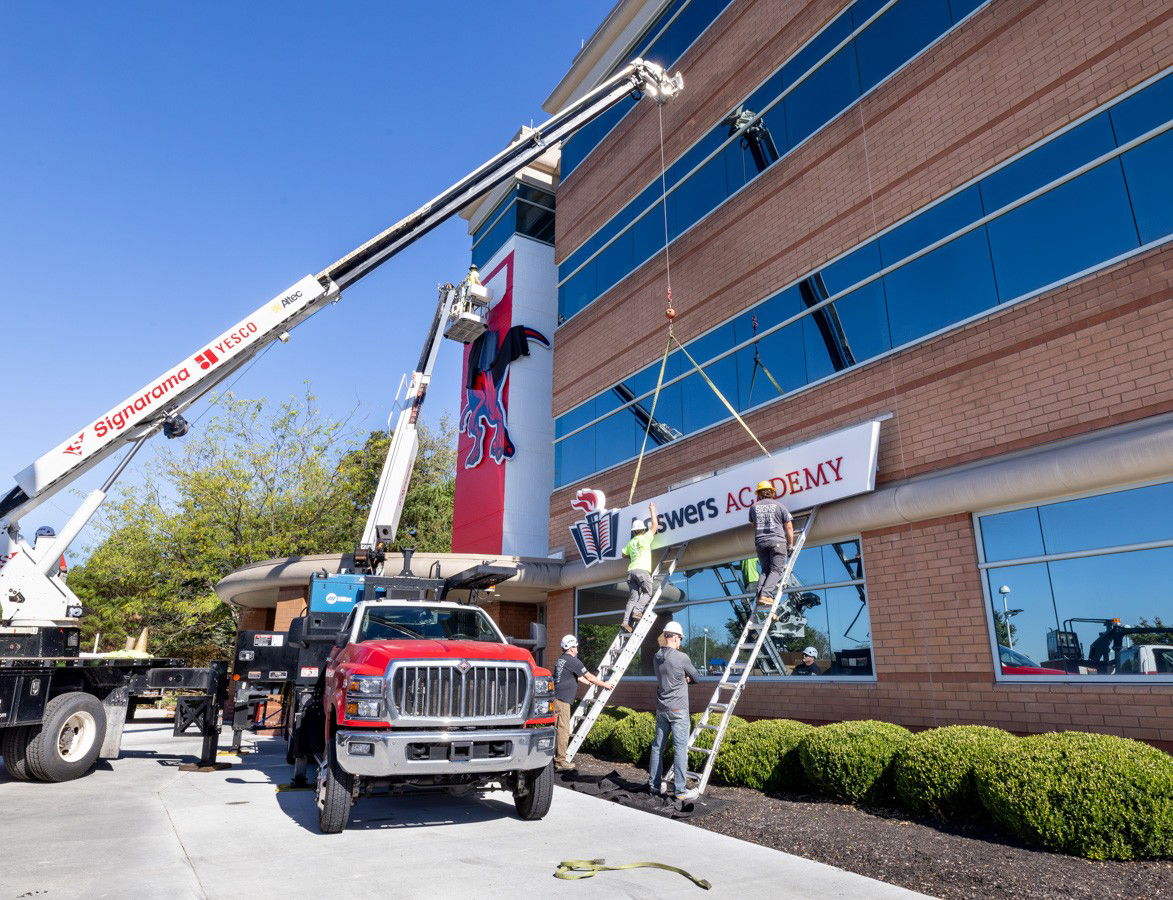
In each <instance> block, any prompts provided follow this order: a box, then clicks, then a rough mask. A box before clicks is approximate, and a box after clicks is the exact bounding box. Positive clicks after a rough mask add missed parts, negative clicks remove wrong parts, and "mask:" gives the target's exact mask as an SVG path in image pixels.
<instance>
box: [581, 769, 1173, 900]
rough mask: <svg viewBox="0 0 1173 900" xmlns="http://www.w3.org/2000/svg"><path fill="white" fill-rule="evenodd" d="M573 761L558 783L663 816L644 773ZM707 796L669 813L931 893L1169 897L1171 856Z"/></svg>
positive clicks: (874, 812)
mask: <svg viewBox="0 0 1173 900" xmlns="http://www.w3.org/2000/svg"><path fill="white" fill-rule="evenodd" d="M574 761H575V765H577V766H578V773H577V775H559V776H558V777H559V778H560V779H561V780H562V782H563V784H564V786H566V787H573V788H575V789H576V790H580V791H583V792H585V793H593V794H597V795H601V796H603V797H604V798H606V799H612V800H615V801H617V802H622V803H626V804H628V805H636V806H639V807H640V808H647V809H648V811H649V812H659V813H660V814H661V815H671V814H672V812H671V807H670V805H669V807H668V808H665V807H664V805H663V804H662V802H661V801H660V800H659V798H652V797H650V796H648V795H647V794H644V795H642V796H640V795H639V794H638V792H637V791H636V786H638V785H641V784H645V783H646V782H647V772H646V770H644V769H639V768H636V767H634V766H630V765H627V764H625V763H616V762H609V761H606V760H601V759H596V758H595V757H592V756H590V755H589V754H586V753H579V754H578V755H577V756H576V757H575V758H574ZM611 773H615V774H611ZM607 775H610V776H611V777H610V778H602V776H607ZM706 797H711V800H712V802H711V803H708V804H704V803H701V804H698V805H697V808H696V809H695V811H693V813H692V815H690V816H687V817H683V816H680V815H677V816H676V817H677V818H685V820H686V821H688V822H689V824H692V825H695V826H696V827H698V828H705V829H708V830H709V831H716V832H718V833H720V834H726V835H729V836H731V837H735V838H740V839H742V840H746V841H753V842H754V843H755V844H761V845H762V846H765V847H773V848H774V849H775V850H781V851H783V852H784V853H792V854H794V855H795V856H802V857H806V858H807V859H813V860H817V861H818V862H822V863H827V864H828V865H832V866H838V867H839V868H841V869H846V870H847V871H849V872H855V873H857V874H859V875H867V876H868V877H870V878H876V879H879V880H880V881H885V882H888V883H889V884H898V885H901V886H902V887H906V888H909V889H911V890H915V891H920V892H921V893H924V894H931V895H933V896H936V897H944V898H965V900H969V898H972V897H978V896H986V897H997V896H1003V897H1013V898H1015V900H1033V898H1052V897H1062V898H1077V900H1083V898H1087V900H1106V898H1116V897H1119V898H1128V900H1142V898H1144V900H1147V898H1156V897H1171V898H1173V861H1168V860H1162V861H1149V860H1145V861H1136V862H1092V861H1090V860H1086V859H1079V858H1077V857H1073V856H1064V855H1062V854H1059V853H1048V852H1046V851H1042V850H1035V849H1031V848H1029V847H1026V846H1023V845H1022V844H1020V843H1018V842H1017V841H1015V840H1014V839H1013V838H1007V837H1006V836H1005V835H1003V834H1001V833H999V832H995V831H993V830H992V829H990V828H989V827H986V826H981V825H959V826H954V825H942V824H940V823H931V822H922V821H915V820H909V819H907V818H905V817H904V815H903V814H902V813H901V812H900V811H898V810H886V809H860V808H858V807H854V806H849V805H846V804H842V803H836V802H834V801H830V800H826V799H824V798H821V797H816V796H811V795H801V794H787V795H778V796H775V795H767V794H762V793H760V792H758V791H751V790H748V789H746V788H731V787H719V786H712V787H710V788H709V789H708V791H706ZM697 874H698V875H699V876H700V877H702V878H703V877H704V873H703V872H698V873H697Z"/></svg>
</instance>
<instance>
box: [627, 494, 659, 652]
mask: <svg viewBox="0 0 1173 900" xmlns="http://www.w3.org/2000/svg"><path fill="white" fill-rule="evenodd" d="M648 512H649V513H650V514H651V522H652V526H651V527H650V528H649V527H648V526H647V524H646V523H645V522H644V520H643V519H632V520H631V540H630V541H628V542H627V546H625V547H624V548H623V555H624V556H626V557H627V559H628V563H627V606H626V608H625V609H624V610H623V630H624V631H633V630H634V629H635V623H636V622H638V621H639V620H640V617H641V616H642V615H643V614H644V609H646V608H647V605H648V601H649V600H651V599H652V540H653V538H654V537H655V536H656V532H657V531H659V528H660V526H659V523H658V522H657V520H656V504H654V503H649V504H648Z"/></svg>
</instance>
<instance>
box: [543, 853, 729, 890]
mask: <svg viewBox="0 0 1173 900" xmlns="http://www.w3.org/2000/svg"><path fill="white" fill-rule="evenodd" d="M606 862H607V860H605V859H564V860H562V862H560V863H558V871H556V872H555V873H554V877H555V878H561V879H563V880H565V881H578V880H579V879H581V878H592V877H594V876H595V875H596V874H598V873H599V872H618V871H619V870H620V869H663V870H664V871H665V872H675V873H676V874H677V875H683V876H684V877H685V878H687V879H688V880H689V881H691V882H692V883H693V884H695V885H696V886H697V887H699V888H704V889H705V890H706V891H708V890H712V887H713V886H712V885H711V884H710V883H709V882H707V881H705V880H704V879H703V878H697V877H696V876H695V875H693V874H692V873H691V872H686V871H685V870H684V869H679V868H677V867H676V866H670V865H668V864H667V863H658V862H634V863H626V864H624V865H621V866H608V865H605V863H606Z"/></svg>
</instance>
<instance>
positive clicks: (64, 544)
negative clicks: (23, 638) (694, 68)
mask: <svg viewBox="0 0 1173 900" xmlns="http://www.w3.org/2000/svg"><path fill="white" fill-rule="evenodd" d="M683 86H684V84H683V79H682V78H681V76H680V75H679V73H678V74H676V75H674V76H669V75H668V74H667V72H665V71H664V69H663V68H661V67H660V66H658V65H656V64H655V63H651V62H647V61H645V60H642V59H635V60H632V62H630V63H629V64H628V65H627V66H625V67H624V68H623V69H621V70H619V71H618V72H616V73H615V74H614V75H613V76H612V77H610V78H608V79H607V80H606V81H604V82H603V83H602V84H600V85H598V86H597V87H595V88H594V89H592V90H591V91H589V92H587V93H586V94H585V95H583V96H582V97H581V98H579V99H578V100H576V101H574V102H573V103H572V104H570V105H569V106H568V107H567V108H566V109H564V110H562V111H560V112H559V113H557V114H556V115H554V116H553V117H551V118H550V119H549V120H548V121H546V122H545V123H543V124H542V125H540V126H538V127H537V128H534V129H532V130H527V131H526V132H525V133H523V134H522V135H521V136H520V137H519V138H518V139H517V140H516V141H514V142H513V143H512V144H510V145H509V146H508V147H506V148H505V149H504V150H502V151H501V152H500V153H498V154H496V155H495V156H493V157H492V158H491V159H489V160H488V161H486V162H485V163H483V164H482V165H481V166H479V167H477V168H476V169H474V170H473V171H472V172H470V173H469V174H468V175H466V176H465V177H464V178H462V179H460V180H459V181H458V182H456V183H455V184H454V185H452V186H451V187H449V188H448V189H447V190H445V191H443V192H442V193H440V194H439V195H437V196H436V197H434V198H432V199H431V200H429V201H428V202H427V203H425V204H424V205H423V206H421V207H420V208H419V209H417V210H415V211H414V212H413V213H411V214H410V215H408V216H406V217H404V218H403V219H401V220H399V221H398V222H396V223H395V224H393V225H392V226H390V227H389V228H387V229H386V230H384V231H383V232H381V233H380V234H378V235H376V236H375V237H373V238H371V239H370V240H369V241H367V242H366V243H364V244H363V245H362V246H360V247H358V248H356V249H355V250H353V251H351V252H350V253H348V254H347V255H346V256H344V257H342V258H341V259H339V260H337V261H336V262H334V263H333V264H332V265H330V266H328V267H327V268H325V269H323V270H322V271H321V272H319V273H318V274H317V275H306V276H305V277H303V278H301V279H300V280H299V281H297V282H296V283H295V284H293V285H291V286H290V287H289V288H288V289H286V290H284V291H282V292H281V293H279V294H277V295H276V296H275V297H273V298H272V299H271V300H269V301H267V302H266V303H264V304H263V305H262V306H261V307H259V308H258V309H256V310H255V311H254V312H253V313H252V314H251V315H249V316H247V317H246V318H244V319H242V320H240V321H239V322H237V323H236V325H234V326H233V327H232V328H230V329H228V330H227V331H225V332H222V333H221V334H219V335H217V336H216V337H215V338H213V339H212V340H211V341H210V342H208V343H206V344H201V345H200V348H199V349H198V350H197V351H196V352H195V353H193V354H191V355H189V356H187V357H185V358H184V359H183V360H182V361H180V362H179V363H177V364H176V365H174V366H172V367H171V368H170V369H168V370H167V371H166V372H164V373H162V374H161V375H159V376H157V377H156V378H155V379H153V380H152V381H150V382H148V383H147V384H146V385H144V386H143V387H142V388H140V389H139V390H138V391H136V392H135V393H133V394H131V395H130V396H129V397H127V398H126V399H125V400H123V401H122V403H120V404H118V405H117V406H114V407H111V408H110V409H108V410H107V411H106V412H104V413H103V414H102V415H100V416H98V417H97V418H95V419H93V420H92V421H90V422H89V423H87V424H86V425H85V426H84V427H82V428H81V429H79V430H76V431H71V432H70V433H69V435H68V436H67V437H66V438H65V440H63V441H61V442H60V443H59V444H58V445H57V446H56V447H54V448H53V449H52V450H50V451H49V452H47V453H45V454H44V455H42V456H41V457H40V458H38V459H37V460H36V461H35V462H33V463H32V464H30V465H29V466H27V467H26V468H24V469H23V470H21V471H20V472H18V473H17V475H16V476H15V480H16V486H15V487H14V488H12V490H10V491H9V492H8V494H7V495H5V496H4V497H3V498H2V499H0V624H3V623H6V622H9V621H12V620H13V619H14V617H16V613H18V612H19V613H21V616H20V619H21V620H22V621H24V622H29V623H30V624H32V623H44V624H49V623H57V622H61V621H63V620H69V619H72V618H74V617H76V610H77V609H79V608H80V607H79V605H78V602H77V598H76V597H75V596H74V595H73V594H72V592H71V591H69V589H68V588H67V587H66V586H65V582H64V580H63V579H62V578H60V577H59V576H58V575H51V574H50V569H49V568H46V564H45V561H46V560H56V559H58V558H59V557H60V556H61V555H62V554H63V553H64V552H65V550H66V549H67V548H68V546H69V543H70V541H72V540H73V538H74V537H76V536H77V534H78V533H79V532H80V531H81V529H82V528H83V527H84V525H85V524H86V522H87V521H88V520H89V518H90V517H91V516H93V514H94V513H95V512H96V511H97V509H98V507H99V506H100V505H101V503H102V501H103V500H104V499H105V496H106V491H107V490H108V489H109V488H110V486H111V484H112V483H113V480H114V479H115V478H117V477H118V475H119V474H120V473H121V471H122V470H123V469H124V468H125V466H126V463H127V462H128V461H129V458H130V456H131V455H133V454H134V453H135V452H136V451H137V450H138V449H139V448H140V447H141V446H142V445H143V443H144V442H145V441H146V440H147V439H148V438H150V437H151V436H153V435H154V434H156V433H158V432H159V431H163V432H164V434H165V435H166V436H167V437H179V436H181V435H182V434H184V433H185V432H186V431H187V428H188V425H187V422H186V421H185V420H184V419H183V416H182V413H183V411H184V410H185V409H187V408H188V407H190V406H191V405H192V404H193V403H195V401H196V400H198V399H199V398H200V397H202V396H203V395H204V394H206V393H208V392H209V391H210V390H212V389H213V388H215V387H216V385H218V384H220V383H222V382H223V381H224V380H225V379H226V378H228V377H229V376H231V375H232V374H233V373H234V372H236V371H238V370H239V369H240V368H241V367H243V366H244V365H246V364H247V363H248V362H249V361H250V360H251V359H253V358H255V357H256V356H257V354H259V353H260V352H262V351H263V350H264V349H265V348H266V347H268V346H269V345H270V344H271V343H272V342H273V341H274V340H282V341H284V340H287V339H288V333H289V331H291V330H292V329H293V328H294V327H296V326H297V325H299V324H301V323H302V322H304V321H305V320H306V319H308V318H309V317H310V316H312V315H314V313H316V312H318V311H319V310H320V309H322V308H324V307H325V306H327V305H328V304H330V303H334V302H337V301H338V300H339V299H340V296H341V291H342V289H343V288H346V287H348V286H349V285H351V284H354V283H355V282H357V281H358V280H359V279H361V278H363V277H364V276H365V275H368V274H370V273H371V272H372V271H374V270H375V269H376V268H377V267H378V266H380V265H382V264H383V263H384V262H386V261H387V260H388V259H390V258H391V257H392V256H394V255H395V254H396V253H398V252H399V251H400V250H402V249H403V248H404V247H406V246H407V245H409V244H411V243H412V242H414V241H416V240H418V239H419V238H421V237H423V236H424V235H425V234H427V233H428V232H429V231H431V230H432V229H433V228H435V227H437V226H438V225H440V224H441V223H442V222H444V221H445V220H446V219H448V218H450V217H451V216H452V215H454V214H455V213H456V212H458V211H459V210H460V209H462V208H464V207H465V206H467V205H468V204H469V203H471V202H473V201H474V200H476V199H478V198H480V197H482V196H484V195H485V194H486V193H488V192H489V191H490V190H492V189H493V188H494V187H496V186H497V185H498V184H501V183H502V182H504V181H507V180H508V179H510V178H512V177H513V176H514V175H515V174H516V173H517V172H519V171H520V170H521V169H523V168H525V167H526V166H527V165H529V164H530V163H531V162H533V161H535V160H536V159H537V158H538V157H539V156H541V155H542V154H543V153H545V152H546V151H547V150H548V149H549V148H550V147H551V146H553V145H555V144H557V143H558V142H559V141H561V140H563V139H564V138H566V137H568V136H569V135H571V134H573V133H574V132H575V131H577V130H578V129H579V128H581V127H582V126H583V125H585V124H587V123H588V122H590V121H592V120H593V119H595V118H597V117H598V116H600V115H602V114H603V113H605V112H606V111H607V110H609V109H610V108H611V107H613V106H614V105H615V104H616V103H618V102H619V101H620V100H622V99H623V98H624V97H627V96H629V95H630V94H632V93H635V94H637V95H639V94H645V95H647V96H650V97H653V98H654V99H655V100H656V101H657V102H658V103H662V102H664V101H666V100H669V99H671V98H673V97H674V96H676V94H678V93H679V92H680V90H681V89H682V88H683ZM443 302H444V301H443V299H442V300H441V303H442V304H443ZM433 327H434V328H435V326H433ZM434 337H435V335H434V334H433V335H432V336H431V337H429V341H433V338H434ZM432 361H433V362H434V347H433V359H432ZM426 362H427V360H421V369H423V368H426V369H427V373H429V374H430V364H428V365H426V366H425V365H424V364H425V363H426ZM417 374H418V373H417ZM426 380H427V376H426V375H425V376H424V379H423V381H422V382H420V383H419V384H416V385H415V390H414V394H413V395H412V396H413V400H412V404H411V405H412V407H413V409H414V413H413V418H412V420H411V421H412V424H414V421H415V418H414V417H415V416H418V407H419V403H421V402H422V398H423V394H424V392H425V390H426ZM405 412H406V410H405ZM127 445H129V446H130V451H129V453H128V455H127V457H126V458H124V459H123V461H122V463H121V464H120V465H119V466H118V468H117V469H116V470H115V472H114V474H113V475H112V476H111V477H110V478H108V479H107V481H106V483H105V484H104V485H103V486H102V487H101V488H100V489H98V490H96V491H93V492H91V493H90V494H89V495H88V496H87V497H86V498H85V500H83V502H82V504H81V505H80V507H79V508H78V510H77V511H76V512H75V513H74V515H73V516H72V517H71V518H70V520H69V522H67V523H66V525H65V527H64V528H63V529H62V531H61V533H60V534H59V535H58V536H57V539H56V540H54V541H49V542H45V543H46V545H47V546H46V547H45V548H44V549H41V548H37V549H36V551H34V550H33V548H32V546H31V545H30V544H29V543H28V542H26V541H25V540H24V539H23V538H22V537H21V536H20V531H19V520H20V519H21V518H22V517H23V516H25V515H27V514H28V513H29V512H31V511H32V510H33V509H35V508H36V507H37V506H39V505H40V504H41V503H44V502H45V501H46V500H48V499H49V498H50V497H52V496H53V495H55V494H57V493H59V492H60V491H62V490H64V489H65V488H67V487H68V486H69V485H70V484H72V483H73V482H74V481H76V480H77V479H78V478H80V477H81V476H82V475H84V474H85V473H86V472H88V471H90V470H91V469H93V468H94V467H95V466H97V465H98V464H99V463H101V462H102V461H103V460H105V459H108V458H109V457H110V456H111V455H113V454H114V453H116V452H117V451H118V449H119V448H123V447H126V446H127ZM408 449H410V448H408ZM399 469H402V466H399V467H396V470H397V471H398V470H399ZM409 475H410V463H409V464H408V466H407V471H406V474H403V476H402V477H403V479H404V481H403V484H402V485H401V486H399V487H400V490H401V492H402V491H405V490H406V478H407V477H409ZM387 477H389V476H388V475H387V472H386V470H385V472H384V480H386V479H387ZM384 480H381V482H380V497H381V498H382V497H383V495H385V494H386V493H387V492H388V491H389V490H392V489H393V488H394V487H395V486H394V485H392V484H391V483H390V482H388V483H386V484H384V483H383V481H384ZM400 496H402V493H401V494H400ZM376 505H379V504H376ZM384 505H385V504H384ZM394 518H395V519H396V520H397V518H398V515H397V514H396V515H395V516H394ZM385 521H386V520H385ZM368 530H369V529H368ZM38 577H39V578H40V580H38ZM42 581H43V582H44V583H41V582H42ZM63 604H64V605H63ZM63 613H64V614H63Z"/></svg>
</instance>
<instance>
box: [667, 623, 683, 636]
mask: <svg viewBox="0 0 1173 900" xmlns="http://www.w3.org/2000/svg"><path fill="white" fill-rule="evenodd" d="M664 634H678V635H680V636H681V637H684V629H683V628H681V627H680V623H679V622H677V621H675V620H673V621H671V622H669V623H668V624H667V625H665V626H664Z"/></svg>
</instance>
